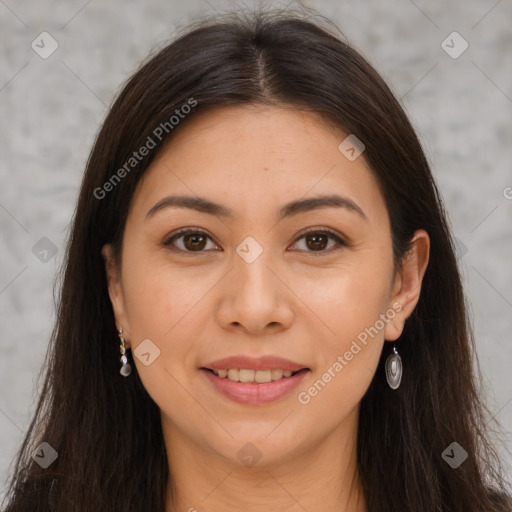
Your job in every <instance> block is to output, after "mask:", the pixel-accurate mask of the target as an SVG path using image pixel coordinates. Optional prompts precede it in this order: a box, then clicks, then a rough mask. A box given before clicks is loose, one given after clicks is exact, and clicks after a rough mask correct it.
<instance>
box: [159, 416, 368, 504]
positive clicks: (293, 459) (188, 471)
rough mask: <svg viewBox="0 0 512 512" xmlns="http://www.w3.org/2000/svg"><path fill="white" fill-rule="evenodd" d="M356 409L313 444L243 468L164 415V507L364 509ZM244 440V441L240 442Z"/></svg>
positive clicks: (236, 460) (235, 460)
mask: <svg viewBox="0 0 512 512" xmlns="http://www.w3.org/2000/svg"><path fill="white" fill-rule="evenodd" d="M357 416H358V411H357V408H356V410H355V411H353V415H351V416H350V417H348V418H346V421H345V422H344V423H343V425H341V426H340V427H339V428H337V429H336V430H334V431H333V432H331V433H330V434H329V435H328V437H327V438H324V439H322V440H321V441H320V442H318V443H317V444H316V445H315V446H307V447H301V448H298V449H297V450H296V452H295V453H294V454H290V455H289V456H287V457H283V459H285V460H282V461H279V462H274V463H272V464H265V463H264V458H262V459H261V460H260V461H259V462H258V463H257V464H256V465H254V466H252V467H244V466H243V465H241V464H240V462H239V461H238V459H237V458H235V459H234V460H231V459H228V458H226V457H224V456H223V455H221V454H219V453H217V452H215V451H214V450H212V449H210V450H208V449H205V448H204V447H203V446H198V444H197V443H194V441H193V440H191V439H190V438H189V437H187V436H186V435H184V433H183V431H181V430H180V429H178V428H177V427H176V425H174V424H173V423H172V422H170V420H169V419H168V418H167V419H166V418H164V416H163V415H162V427H163V432H164V439H165V444H166V450H167V456H168V463H169V474H170V475H171V478H172V480H170V482H169V485H168V493H167V503H166V512H178V511H179V512H198V511H201V512H214V511H219V510H223V511H225V512H235V511H236V512H238V511H239V510H248V511H249V510H250V511H251V512H263V511H265V512H266V511H268V510H269V507H270V506H271V507H272V509H273V510H279V511H282V512H294V511H298V510H307V511H308V512H317V511H318V512H320V511H322V512H367V507H366V502H365V499H364V493H363V490H362V486H361V481H360V476H359V472H358V468H357V453H356V432H357V428H356V427H357ZM243 444H244V443H242V445H243Z"/></svg>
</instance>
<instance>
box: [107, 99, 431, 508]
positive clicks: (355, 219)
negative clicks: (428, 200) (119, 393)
mask: <svg viewBox="0 0 512 512" xmlns="http://www.w3.org/2000/svg"><path fill="white" fill-rule="evenodd" d="M346 136H347V134H345V133H343V131H341V130H340V129H338V128H334V127H333V126H331V125H328V124H327V123H325V122H324V121H323V120H322V118H321V117H320V116H318V115H317V114H314V113H307V112H300V111H297V110H291V109H282V108H277V107H262V106H253V105H251V106H244V107H240V106H237V107H221V108H220V107H219V108H215V109H212V110H209V111H206V112H204V113H201V114H198V115H197V116H195V117H193V118H190V119H188V120H187V121H186V123H184V125H183V126H180V127H179V129H178V130H177V131H176V132H175V133H174V134H173V137H172V138H171V139H170V140H169V141H168V143H167V144H166V146H165V147H164V148H163V149H162V150H161V151H160V154H159V155H158V158H157V159H156V160H155V161H154V162H153V163H152V165H151V166H150V167H149V168H148V170H147V171H146V173H145V175H144V176H143V178H142V180H141V181H140V182H139V184H138V187H137V189H136V191H135V194H134V196H133V198H132V202H131V205H130V212H129V215H128V219H127V223H126V228H125V233H124V241H123V249H122V264H121V265H116V262H115V261H113V259H112V254H111V247H110V245H108V244H107V245H105V246H104V248H103V250H102V254H103V256H104V258H105V262H106V272H107V278H108V283H109V295H110V298H111V301H112V305H113V308H114V313H115V319H116V323H117V326H118V327H122V328H123V331H124V336H125V339H126V342H127V346H128V347H130V348H131V349H132V355H133V351H134V350H135V349H136V348H137V346H138V345H139V344H140V343H141V342H142V341H143V340H145V339H147V338H149V339H150V340H151V341H152V342H153V343H154V344H155V345H156V346H157V347H158V349H159V350H160V356H159V357H157V358H156V359H155V360H154V361H153V362H152V363H151V364H150V365H148V366H145V365H144V364H142V362H141V361H140V360H139V359H138V358H137V357H133V361H134V363H135V366H136V370H135V368H134V371H137V372H138V373H139V375H140V378H141V379H142V382H143V384H144V386H145V388H146V389H147V391H148V393H149V394H150V395H151V397H152V398H153V400H154V401H155V402H156V403H157V404H158V406H159V407H160V410H161V419H162V428H163V432H164V439H165V444H166V451H167V457H168V461H169V468H170V474H171V475H173V481H172V484H171V482H170V483H169V486H168V494H169V497H168V500H167V506H166V511H167V512H174V511H190V512H192V511H194V510H198V511H218V510H225V511H235V510H236V511H238V510H248V511H251V512H260V511H267V510H269V506H270V505H271V506H272V509H273V510H280V511H289V512H292V511H297V512H298V511H303V510H308V511H309V512H314V511H320V510H322V512H330V511H332V512H334V511H336V512H339V511H347V512H348V511H350V512H366V511H367V507H366V503H365V500H364V496H363V493H362V490H361V483H360V479H359V474H358V470H357V464H356V432H357V422H358V415H359V403H360V400H361V398H362V397H363V395H364V393H365V392H366V390H367V388H368V386H369V385H370V382H371V380H372V378H373V376H374V374H375V371H376V368H377V364H378V360H379V356H380V354H381V351H382V348H383V345H384V342H385V341H386V340H388V341H392V340H395V339H397V338H398V337H399V336H400V334H401V332H402V330H403V326H404V322H405V320H406V318H407V317H408V316H409V315H410V314H411V313H412V311H413V309H414V307H415V306H416V304H417V301H418V298H419V295H420V291H421V282H422V279H423V275H424V272H425V269H426V267H427V264H428V257H429V244H430V242H429V237H428V235H427V233H426V232H425V231H423V230H418V231H417V232H416V233H415V234H414V237H413V244H412V250H411V252H410V253H409V255H408V256H407V258H406V259H405V260H404V265H403V268H402V269H401V270H400V272H398V273H397V274H396V275H395V274H394V267H393V259H392V248H391V232H390V224H389V216H388V213H387V209H386V206H385V203H384V199H383V197H382V195H381V194H380V192H379V189H378V187H377V182H376V180H375V178H374V176H373V174H372V172H371V170H370V169H369V167H368V166H367V164H366V162H365V160H364V153H363V155H362V156H360V157H359V158H357V159H356V160H354V161H349V160H348V159H347V158H346V157H345V156H344V155H343V154H342V153H341V152H340V151H339V149H338V145H339V144H340V142H341V141H342V140H343V139H344V138H345V137H346ZM121 186H122V185H121ZM332 193H338V194H340V195H343V196H346V197H349V198H351V199H352V200H353V201H354V202H355V203H357V205H358V206H359V207H360V208H361V209H362V210H363V212H364V214H365V215H366V217H367V220H364V219H363V218H362V217H361V216H359V215H358V214H357V213H355V212H352V211H350V210H348V209H343V208H334V207H329V208H321V209H318V210H313V211H309V212H304V213H300V214H297V215H294V216H292V217H289V218H286V219H283V220H280V221H279V222H278V221H277V220H276V219H277V212H278V209H279V208H280V206H281V205H283V204H284V203H287V202H288V201H292V200H297V199H303V198H304V197H312V196H316V195H321V194H332ZM169 194H187V195H197V196H201V197H206V198H208V199H210V200H213V201H215V202H218V203H221V204H223V205H225V206H227V207H229V208H231V209H233V211H234V218H233V219H224V218H221V217H217V216H213V215H209V214H207V213H201V212H197V211H195V210H191V209H184V208H169V209H165V210H161V211H160V212H158V213H156V214H155V215H154V216H153V217H151V218H150V219H148V220H145V216H146V213H147V212H148V210H149V209H150V208H151V207H152V206H153V205H154V204H156V203H157V202H158V201H159V200H160V199H162V198H163V197H165V196H167V195H169ZM182 227H191V228H202V229H203V230H206V231H207V232H208V234H209V238H206V239H205V240H204V242H203V245H201V244H199V249H195V252H194V247H197V245H194V243H193V241H192V243H191V241H190V240H189V241H188V244H187V240H186V237H185V238H184V237H183V236H182V237H181V238H179V239H177V240H175V241H174V247H175V250H174V251H172V249H171V247H172V246H167V247H166V246H164V245H163V243H164V242H165V241H166V240H168V239H169V238H170V235H171V234H172V233H173V232H175V231H177V230H178V229H179V228H182ZM310 227H314V228H318V229H322V228H331V229H332V230H334V231H335V232H336V233H337V234H339V236H340V237H341V238H342V240H345V241H346V242H347V243H348V244H349V245H348V246H342V245H338V243H337V242H336V241H335V239H331V238H326V239H320V243H318V242H317V245H315V244H314V243H313V244H311V236H312V235H314V234H311V233H310V234H309V235H308V236H306V237H304V236H303V235H302V233H301V232H302V230H304V229H306V228H310ZM247 236H252V237H253V238H254V239H255V240H256V241H257V242H258V243H259V245H260V246H261V247H262V248H263V252H262V254H261V255H260V256H259V257H258V258H257V259H256V260H255V261H254V262H252V263H247V262H246V261H245V260H244V259H243V258H241V257H240V256H239V255H238V253H237V252H236V249H237V247H238V246H239V245H240V244H241V242H242V241H243V240H244V239H245V238H246V237H247ZM308 237H309V238H308ZM308 239H309V240H310V244H309V245H308V243H307V242H308ZM313 242H315V240H313ZM322 242H323V243H324V245H322ZM180 249H181V252H180ZM187 250H188V252H186V251H187ZM200 251H202V252H200ZM393 304H395V309H396V304H399V305H400V308H401V310H400V311H399V312H397V313H395V315H394V318H392V319H390V320H389V321H388V322H386V323H385V326H384V328H382V329H380V330H379V332H378V334H377V335H375V336H374V337H373V338H369V341H368V343H367V345H362V344H360V345H361V347H362V349H361V350H360V351H359V352H358V353H357V355H355V356H354V357H353V359H352V360H350V361H348V362H347V364H346V366H344V367H343V369H342V371H339V372H338V373H336V376H335V377H334V378H332V379H331V381H330V382H329V383H328V384H327V385H326V386H325V387H324V388H323V389H322V390H321V392H319V393H318V394H317V395H316V396H314V397H313V398H311V400H310V402H309V403H307V404H301V403H299V401H298V398H297V395H298V393H299V392H301V391H307V390H308V388H309V387H311V386H312V384H313V383H314V382H315V381H317V380H318V379H319V378H321V377H322V374H323V373H324V372H325V371H326V370H327V369H328V368H329V367H332V366H333V363H334V362H335V361H336V360H337V357H338V356H339V355H343V354H344V353H345V352H346V351H347V350H349V349H350V346H351V343H352V342H353V341H354V340H355V339H356V337H357V335H358V334H360V333H361V332H362V331H364V329H365V328H369V327H370V326H373V325H375V323H376V321H377V320H378V319H379V315H381V314H386V312H387V311H389V310H390V308H391V309H393ZM389 316H390V315H388V317H389ZM235 354H249V355H253V356H258V355H263V354H274V355H278V356H281V357H285V358H288V359H291V360H293V361H297V362H300V363H303V364H305V365H306V366H307V367H309V368H310V370H311V371H310V372H309V373H308V374H307V375H306V376H305V378H304V379H303V380H302V382H301V383H300V385H299V387H298V388H296V389H295V390H294V391H293V392H292V393H291V394H289V395H288V396H286V397H283V398H281V399H279V400H278V401H276V402H273V403H270V404H266V405H261V404H260V405H247V404H239V403H235V402H232V401H231V400H229V399H227V398H225V397H224V396H223V395H221V394H220V393H218V392H217V391H216V390H215V389H213V387H212V385H211V384H210V383H209V381H208V380H207V379H205V378H204V375H203V374H202V373H201V372H200V371H199V368H200V367H201V366H204V365H205V364H206V363H208V362H211V361H214V360H216V359H219V358H221V357H225V356H230V355H235ZM404 365H406V362H404ZM405 378H407V375H406V374H405V376H404V379H405ZM249 442H250V443H252V444H254V445H255V446H256V447H257V449H258V450H259V452H260V453H261V459H260V460H259V461H258V463H257V464H255V465H254V466H252V467H247V466H245V465H244V464H243V463H242V462H241V460H239V458H238V457H237V452H238V451H239V450H240V449H241V448H242V447H244V445H245V444H246V443H249ZM171 493H172V495H173V496H174V499H171Z"/></svg>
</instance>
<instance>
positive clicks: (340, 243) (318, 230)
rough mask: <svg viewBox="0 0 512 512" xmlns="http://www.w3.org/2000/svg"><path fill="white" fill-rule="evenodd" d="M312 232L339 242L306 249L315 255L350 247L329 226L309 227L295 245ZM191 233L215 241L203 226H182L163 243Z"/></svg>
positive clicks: (193, 252)
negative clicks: (315, 248) (314, 248)
mask: <svg viewBox="0 0 512 512" xmlns="http://www.w3.org/2000/svg"><path fill="white" fill-rule="evenodd" d="M310 233H315V234H319V235H328V236H329V237H330V238H331V239H333V240H335V241H336V242H337V243H338V247H337V248H336V247H334V248H333V247H331V248H330V249H323V250H321V251H305V252H308V253H311V254H313V255H315V256H322V255H323V254H326V253H330V252H332V251H333V250H338V249H340V247H348V244H347V243H346V242H345V241H344V240H343V239H342V238H341V237H340V236H339V235H338V234H336V233H335V232H334V231H331V230H330V229H327V228H309V229H307V230H306V231H304V232H302V233H301V234H300V236H299V237H298V238H297V239H296V241H295V242H294V244H293V245H295V244H296V243H297V242H298V241H299V240H301V239H302V238H304V237H305V236H306V235H308V234H310ZM189 234H201V235H205V236H207V237H208V238H210V240H212V241H213V238H212V237H211V236H210V234H209V233H208V232H207V231H205V230H203V229H201V228H193V229H191V228H182V229H180V230H178V231H176V233H174V234H173V235H172V236H171V237H170V238H169V239H167V240H166V241H165V242H163V244H162V245H164V246H166V247H170V246H171V245H172V243H173V242H174V241H175V240H177V239H178V238H180V237H182V236H184V235H189ZM216 245H217V244H216ZM172 250H175V251H177V252H182V253H186V254H201V253H204V252H206V251H184V250H183V249H176V248H173V249H172ZM298 252H301V251H298Z"/></svg>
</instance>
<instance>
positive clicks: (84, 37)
mask: <svg viewBox="0 0 512 512" xmlns="http://www.w3.org/2000/svg"><path fill="white" fill-rule="evenodd" d="M304 3H306V4H307V5H310V6H312V7H314V8H317V9H318V10H319V11H320V12H321V13H322V14H324V15H326V16H327V17H329V18H330V19H332V20H333V21H335V22H336V23H337V24H338V26H339V27H340V28H341V30H342V31H343V32H344V33H345V35H346V36H347V37H348V38H349V39H350V41H351V42H352V43H353V44H354V45H355V46H356V48H358V49H359V50H360V51H361V52H362V53H363V54H364V55H365V56H366V57H367V58H368V59H369V61H370V62H371V63H372V64H373V65H374V66H375V67H376V68H377V70H379V71H380V72H381V74H382V75H383V76H384V78H385V79H386V80H387V81H388V83H389V84H390V86H391V87H392V89H393V90H394V91H395V93H396V95H397V96H398V97H399V98H401V101H402V104H403V105H404V107H405V109H406V111H407V112H408V114H409V116H410V118H411V120H412V122H413V124H414V126H415V127H416V129H417V131H418V133H419V135H420V137H421V139H422V141H423V144H424V147H425V150H426V152H427V156H428V158H429V160H430V162H431V164H432V167H433V171H434V173H435V176H436V178H437V182H438V184H439V186H440V189H441V192H442V194H443V196H444V199H445V202H446V206H447V209H448V213H449V216H450V221H451V224H452V228H453V231H454V233H455V235H456V236H457V238H458V239H459V240H460V261H461V265H462V269H463V273H464V280H465V287H466V292H467V296H468V300H469V301H470V303H471V308H472V309H471V311H472V316H473V321H474V326H475V334H476V338H477V343H478V353H479V357H480V361H481V366H482V371H483V376H484V384H485V385H486V386H487V389H488V394H489V406H490V408H491V410H492V411H493V414H495V415H496V417H497V418H498V419H499V420H500V421H501V423H502V425H503V426H504V428H505V430H506V431H507V432H508V436H507V438H506V440H507V445H508V447H509V449H510V442H511V437H510V432H511V430H512V385H511V379H510V373H511V368H512V343H511V334H510V333H511V331H512V265H511V261H512V258H511V255H512V222H511V221H512V188H508V187H512V169H511V162H512V57H511V56H512V28H511V26H512V23H511V22H512V3H511V2H510V0H508V1H507V0H498V1H497V0H478V1H477V0H471V1H463V0H457V1H451V2H447V1H446V0H436V1H431V2H427V1H426V0H417V1H415V2H413V1H412V0H388V1H386V2H379V1H378V0H367V1H364V2H363V1H361V0H359V1H357V0H351V1H333V0H323V1H310V2H304ZM275 4H276V5H277V2H276V3H275ZM234 5H235V3H234V2H220V1H214V0H210V1H209V2H208V1H206V0H189V1H188V2H186V5H184V2H179V1H167V2H166V1H164V0H158V1H156V0H155V1H145V2H142V1H138V2H136V1H124V2H121V1H119V0H117V1H105V2H101V1H99V0H92V1H86V0H73V1H67V2H56V1H36V0H32V1H25V2H16V1H15V0H0V24H1V25H0V26H1V31H0V34H1V59H2V65H1V68H0V105H1V117H0V130H1V138H0V145H1V158H0V173H1V174H0V178H1V184H2V185H1V188H0V226H1V247H0V253H1V265H0V308H1V309H0V311H1V313H0V314H1V332H0V354H1V358H0V482H1V485H0V488H3V487H4V481H5V478H6V477H7V470H8V467H9V464H10V462H11V460H12V457H13V456H14V453H15V451H16V449H17V447H18V445H19V443H20V441H21V438H22V432H23V431H24V430H25V428H26V427H27V426H28V421H29V418H30V416H31V414H32V413H33V411H34V406H35V396H36V393H37V390H38V387H37V384H38V383H37V380H36V377H37V373H38V372H39V370H40V367H41V364H42V360H43V356H44V353H45V351H46V347H47V343H48V339H49V336H50V332H51V329H52V326H53V322H54V319H55V315H54V306H53V292H52V286H53V281H54V277H55V274H56V271H57V269H58V268H59V265H60V264H61V262H62V257H63V248H64V243H65V237H66V235H67V231H66V228H67V226H68V223H69V220H70V217H71V214H72V211H73V208H74V205H75V201H76V199H77V193H78V186H79V184H80V180H81V177H82V173H83V170H84V165H85V162H86V159H87V156H88V153H89V151H90V149H91V145H92V142H93V138H94V135H95V134H96V132H97V130H98V128H99V125H100V122H101V121H102V119H103V117H104V115H105V113H106V109H107V106H108V105H109V104H110V101H111V100H112V98H113V95H114V94H115V93H116V92H117V91H118V89H119V87H120V85H121V83H122V82H123V81H124V80H125V79H126V78H128V76H129V75H130V74H131V73H132V72H133V71H134V70H135V67H136V65H137V64H138V63H139V62H140V60H141V59H143V58H144V57H145V56H146V54H147V53H148V51H149V50H151V49H152V48H154V47H155V46H156V45H159V44H162V43H163V42H164V41H166V40H167V39H169V38H170V37H172V36H173V34H174V33H175V30H176V28H181V27H182V26H183V25H184V24H186V23H187V22H188V21H190V20H192V19H193V18H194V17H195V16H198V15H201V14H204V13H208V12H213V11H214V10H224V9H226V8H227V7H230V6H234ZM238 5H242V4H241V3H240V2H239V3H238ZM251 5H254V4H251ZM279 5H285V4H284V3H279ZM44 31H46V32H48V33H50V34H51V36H52V37H53V38H54V39H55V40H56V41H57V42H58V45H59V46H58V49H57V50H56V51H55V52H54V53H53V54H52V55H51V56H50V57H48V58H47V59H43V58H41V57H40V56H39V55H38V54H37V53H36V52H35V51H34V50H33V49H32V47H31V43H32V41H33V40H36V42H37V41H40V38H38V36H39V34H41V32H44ZM453 31H457V32H459V33H460V34H461V35H462V37H463V38H464V39H465V40H466V41H467V42H468V44H469V47H468V49H467V50H466V51H465V52H464V53H463V54H462V55H461V56H460V57H458V58H456V59H455V58H452V57H450V56H449V55H448V54H447V53H446V52H445V51H444V50H443V48H442V47H441V43H442V41H443V40H445V38H446V37H447V36H448V35H449V34H451V33H452V32H453ZM36 38H37V39H36ZM39 44H40V43H39ZM448 44H449V45H451V46H454V48H453V49H452V51H456V50H458V49H459V48H461V46H460V45H459V43H458V42H457V41H456V40H454V42H453V44H452V43H451V40H450V39H448ZM46 48H48V46H46ZM507 196H508V198H507ZM43 237H47V238H48V239H49V240H50V241H51V242H52V243H53V244H54V245H55V247H56V250H57V252H56V254H55V256H53V257H51V256H52V253H51V252H49V253H48V258H49V259H48V261H47V262H44V261H40V259H38V258H37V257H36V255H35V254H34V253H33V250H32V249H33V247H34V245H35V244H36V243H37V242H38V241H39V240H40V239H41V238H43ZM40 243H48V242H40ZM87 364H88V362H87V361H84V365H87ZM453 414H457V411H453ZM505 460H506V461H508V463H509V464H510V461H511V459H510V455H506V457H505Z"/></svg>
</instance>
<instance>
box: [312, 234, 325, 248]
mask: <svg viewBox="0 0 512 512" xmlns="http://www.w3.org/2000/svg"><path fill="white" fill-rule="evenodd" d="M319 238H320V239H321V238H323V239H324V243H322V242H320V247H319V246H318V243H319V242H318V239H319ZM325 239H326V236H325V235H311V236H309V238H308V240H316V242H315V241H314V242H313V244H310V243H308V244H307V245H308V247H309V248H310V249H324V248H325Z"/></svg>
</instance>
